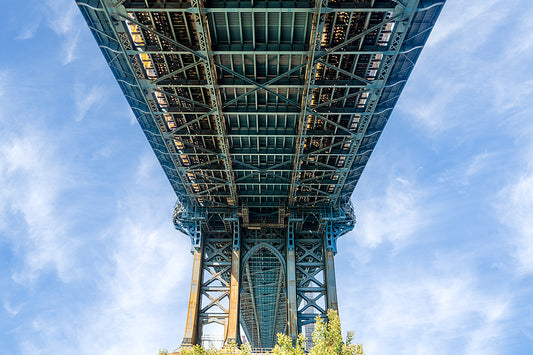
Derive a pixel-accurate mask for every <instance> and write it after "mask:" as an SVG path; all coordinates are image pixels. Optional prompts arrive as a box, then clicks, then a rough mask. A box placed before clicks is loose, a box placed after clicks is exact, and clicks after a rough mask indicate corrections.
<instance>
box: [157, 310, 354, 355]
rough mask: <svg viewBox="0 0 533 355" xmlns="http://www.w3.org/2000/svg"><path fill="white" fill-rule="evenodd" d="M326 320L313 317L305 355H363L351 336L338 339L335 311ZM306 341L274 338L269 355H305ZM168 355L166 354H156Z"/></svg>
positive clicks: (202, 353)
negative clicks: (309, 344) (310, 341)
mask: <svg viewBox="0 0 533 355" xmlns="http://www.w3.org/2000/svg"><path fill="white" fill-rule="evenodd" d="M327 316H328V317H327V320H324V319H322V318H321V317H320V316H317V317H316V322H315V330H314V331H313V343H314V345H313V347H312V348H311V349H310V350H309V355H364V353H363V346H362V345H361V344H356V343H353V340H354V333H353V332H348V333H347V335H346V340H343V339H342V333H341V322H340V319H339V315H338V313H337V311H335V310H331V309H330V310H328V314H327ZM306 341H307V339H306V337H305V336H304V335H303V334H300V335H299V336H298V339H296V344H295V345H294V346H293V343H292V339H291V337H289V336H288V335H286V334H282V333H279V334H278V343H277V344H276V346H275V347H274V349H272V353H271V354H272V355H305V343H306ZM161 354H168V352H163V353H161V352H160V355H161ZM250 354H251V348H250V345H249V344H243V345H241V346H239V345H237V344H236V343H235V342H234V341H233V342H230V343H229V344H226V345H225V346H224V348H223V349H221V350H217V349H215V348H210V349H204V348H203V347H202V346H200V345H194V346H192V347H183V348H181V349H180V355H250Z"/></svg>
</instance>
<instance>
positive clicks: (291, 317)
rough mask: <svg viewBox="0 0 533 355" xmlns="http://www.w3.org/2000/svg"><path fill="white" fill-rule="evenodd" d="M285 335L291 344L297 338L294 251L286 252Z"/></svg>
mask: <svg viewBox="0 0 533 355" xmlns="http://www.w3.org/2000/svg"><path fill="white" fill-rule="evenodd" d="M287 301H288V309H287V311H288V312H287V326H288V327H287V334H288V335H289V336H290V337H291V338H292V340H293V342H295V341H296V339H297V338H298V306H297V304H296V259H295V253H294V249H292V250H290V249H289V250H287Z"/></svg>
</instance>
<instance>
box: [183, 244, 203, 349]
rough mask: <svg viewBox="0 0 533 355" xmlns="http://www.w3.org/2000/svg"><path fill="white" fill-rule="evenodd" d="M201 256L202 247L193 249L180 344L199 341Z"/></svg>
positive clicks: (190, 344) (188, 344) (185, 344)
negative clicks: (184, 321) (185, 316)
mask: <svg viewBox="0 0 533 355" xmlns="http://www.w3.org/2000/svg"><path fill="white" fill-rule="evenodd" d="M202 258H203V249H202V247H200V249H198V250H194V253H193V261H192V280H191V291H190V296H189V307H188V310H187V322H186V323H185V335H184V336H183V342H182V346H193V345H195V344H199V343H200V339H199V336H198V335H199V314H200V294H201V288H202V270H203V269H202Z"/></svg>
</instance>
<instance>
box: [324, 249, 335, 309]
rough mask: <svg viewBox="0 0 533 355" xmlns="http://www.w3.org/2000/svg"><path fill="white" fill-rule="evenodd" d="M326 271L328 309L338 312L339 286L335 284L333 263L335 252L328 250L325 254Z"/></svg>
mask: <svg viewBox="0 0 533 355" xmlns="http://www.w3.org/2000/svg"><path fill="white" fill-rule="evenodd" d="M325 254H326V255H325V260H324V264H325V270H326V302H327V309H334V310H338V309H339V306H338V303H337V284H336V282H335V263H334V261H333V257H334V254H335V253H334V251H333V250H331V249H326V253H325Z"/></svg>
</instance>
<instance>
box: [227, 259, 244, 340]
mask: <svg viewBox="0 0 533 355" xmlns="http://www.w3.org/2000/svg"><path fill="white" fill-rule="evenodd" d="M240 271H241V250H240V248H238V249H233V250H232V253H231V285H230V293H229V310H228V323H227V326H226V334H225V337H224V338H225V339H224V344H228V343H230V342H232V341H234V342H236V343H240V336H239V328H240V327H239V323H240V322H239V313H240V312H239V288H240Z"/></svg>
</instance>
